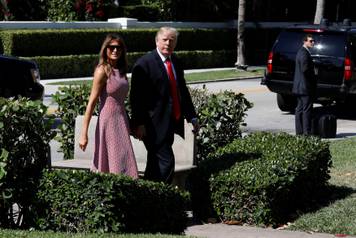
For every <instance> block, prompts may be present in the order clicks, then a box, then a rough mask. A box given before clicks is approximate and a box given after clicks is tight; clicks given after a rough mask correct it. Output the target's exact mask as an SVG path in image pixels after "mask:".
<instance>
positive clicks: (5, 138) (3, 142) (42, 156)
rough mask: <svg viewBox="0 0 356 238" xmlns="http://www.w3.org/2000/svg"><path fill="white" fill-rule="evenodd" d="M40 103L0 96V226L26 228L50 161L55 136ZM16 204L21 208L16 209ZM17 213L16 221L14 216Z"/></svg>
mask: <svg viewBox="0 0 356 238" xmlns="http://www.w3.org/2000/svg"><path fill="white" fill-rule="evenodd" d="M46 111H47V107H46V106H44V105H43V104H41V103H40V102H34V101H29V100H28V99H25V98H22V99H19V100H8V99H3V98H1V99H0V149H1V151H2V152H1V156H0V194H1V195H0V214H1V216H0V226H2V227H7V228H8V227H16V226H20V225H21V226H22V227H26V226H28V224H29V223H30V220H31V219H32V218H31V216H30V215H29V212H30V211H31V209H32V203H33V201H34V197H35V192H36V188H37V186H38V181H39V179H40V176H41V171H42V170H43V168H45V167H46V165H48V163H49V156H50V154H49V141H50V140H51V139H52V138H53V137H54V136H55V135H54V132H53V131H51V124H52V120H47V121H46V122H45V121H44V119H43V118H44V116H45V115H46ZM13 204H17V205H18V207H19V209H18V210H19V211H18V213H17V211H14V210H13V207H12V206H13ZM16 216H18V219H17V220H14V219H13V218H14V217H16Z"/></svg>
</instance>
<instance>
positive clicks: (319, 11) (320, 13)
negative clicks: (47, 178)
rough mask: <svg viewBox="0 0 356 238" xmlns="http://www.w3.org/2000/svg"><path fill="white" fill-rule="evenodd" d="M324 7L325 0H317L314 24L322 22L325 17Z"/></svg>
mask: <svg viewBox="0 0 356 238" xmlns="http://www.w3.org/2000/svg"><path fill="white" fill-rule="evenodd" d="M324 8H325V0H317V1H316V9H315V17H314V24H320V21H321V19H323V18H324Z"/></svg>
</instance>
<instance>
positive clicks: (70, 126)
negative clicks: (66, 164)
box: [52, 84, 99, 159]
mask: <svg viewBox="0 0 356 238" xmlns="http://www.w3.org/2000/svg"><path fill="white" fill-rule="evenodd" d="M90 89H91V88H90V86H88V85H86V84H82V85H78V86H77V85H76V86H70V87H60V88H59V91H57V92H56V94H54V95H52V98H53V100H54V101H55V102H56V103H57V104H58V110H57V112H56V117H58V118H60V119H61V124H60V125H59V131H60V135H59V136H58V137H57V138H56V139H57V140H58V141H59V142H60V143H61V146H60V149H61V151H62V152H63V157H64V159H72V158H73V155H74V125H75V118H76V117H77V115H84V113H85V109H86V106H87V103H88V100H89V95H90ZM98 108H99V107H98V105H97V106H96V107H95V110H94V112H93V114H94V115H98Z"/></svg>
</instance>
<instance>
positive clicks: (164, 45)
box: [156, 31, 177, 57]
mask: <svg viewBox="0 0 356 238" xmlns="http://www.w3.org/2000/svg"><path fill="white" fill-rule="evenodd" d="M176 45H177V37H176V35H175V34H174V33H173V32H170V31H163V32H162V33H161V34H159V35H158V36H157V39H156V46H157V48H158V50H159V51H160V52H161V54H162V55H164V56H165V57H168V56H170V55H171V54H172V53H173V51H174V48H175V47H176Z"/></svg>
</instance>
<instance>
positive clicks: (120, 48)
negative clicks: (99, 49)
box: [106, 45, 122, 51]
mask: <svg viewBox="0 0 356 238" xmlns="http://www.w3.org/2000/svg"><path fill="white" fill-rule="evenodd" d="M106 48H108V49H109V50H111V51H113V50H114V49H116V50H117V51H120V50H122V46H121V45H108V46H107V47H106Z"/></svg>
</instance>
